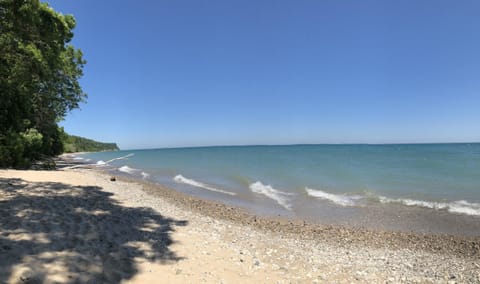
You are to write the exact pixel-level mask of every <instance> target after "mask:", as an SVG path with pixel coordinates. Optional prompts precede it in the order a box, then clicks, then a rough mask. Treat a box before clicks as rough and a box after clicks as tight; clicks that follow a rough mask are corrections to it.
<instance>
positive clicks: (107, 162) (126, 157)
mask: <svg viewBox="0 0 480 284" xmlns="http://www.w3.org/2000/svg"><path fill="white" fill-rule="evenodd" d="M133 155H135V154H134V153H130V154H128V155H125V156H122V157H118V158H113V159H111V160H108V161H106V162H105V164H110V163H111V162H113V161H117V160H124V159H128V158H130V157H132V156H133Z"/></svg>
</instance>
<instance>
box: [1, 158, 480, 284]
mask: <svg viewBox="0 0 480 284" xmlns="http://www.w3.org/2000/svg"><path fill="white" fill-rule="evenodd" d="M0 182H1V185H2V186H1V187H0V189H1V192H0V193H1V194H0V218H2V220H1V221H2V222H0V224H1V225H0V226H2V230H1V231H2V234H1V235H0V243H1V244H2V245H1V246H0V253H1V254H2V255H3V256H5V257H4V258H2V259H1V260H0V282H6V283H23V282H24V281H23V280H22V279H37V278H38V279H43V281H41V282H49V281H50V282H54V281H59V282H65V283H74V282H75V281H77V282H87V281H106V282H113V283H120V282H121V281H128V282H131V283H148V282H155V281H158V279H162V281H166V282H173V283H185V282H198V281H200V282H208V283H211V282H216V283H219V282H224V283H232V282H233V283H236V282H262V283H291V282H294V283H312V282H313V283H316V282H335V283H351V282H357V283H371V282H386V283H398V282H432V283H433V282H434V283H448V281H456V282H467V283H471V282H479V281H480V275H479V274H478V270H479V269H480V265H478V262H479V259H480V253H479V250H480V238H479V237H462V236H449V235H429V234H415V233H399V232H388V231H369V230H364V229H357V228H348V227H342V226H323V225H318V224H311V223H308V222H305V223H304V222H300V221H298V222H294V221H291V220H287V219H282V218H265V217H260V216H255V215H254V214H251V213H249V212H247V211H246V210H242V209H240V208H235V207H232V206H229V205H225V204H221V203H218V202H214V201H211V200H202V199H200V198H197V197H193V196H188V195H186V194H183V193H180V192H177V191H174V190H172V189H168V188H165V187H161V186H159V185H152V184H148V183H145V182H139V181H138V180H135V181H132V180H130V179H128V178H125V177H118V179H117V180H116V181H115V182H112V181H110V175H109V174H105V173H102V172H100V171H98V170H92V169H82V168H74V169H63V170H62V169H59V170H55V171H14V170H0ZM16 216H18V218H21V219H18V220H17V219H16V218H17V217H16ZM19 220H20V221H19ZM59 236H62V237H61V238H59ZM105 245H107V246H105ZM22 255H25V257H20V256H22ZM42 277H43V278H42ZM47 280H48V281H47Z"/></svg>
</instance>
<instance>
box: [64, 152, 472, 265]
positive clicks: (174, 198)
mask: <svg viewBox="0 0 480 284" xmlns="http://www.w3.org/2000/svg"><path fill="white" fill-rule="evenodd" d="M61 160H62V161H63V162H66V163H72V162H73V163H75V161H74V160H68V159H63V158H62V157H61ZM77 163H78V161H77ZM77 163H75V165H78V164H77ZM80 165H82V163H81V162H80ZM90 169H91V170H92V171H95V172H98V173H100V174H102V175H104V176H105V178H106V179H108V178H109V177H110V176H111V175H112V173H111V172H109V171H108V170H105V169H101V168H95V167H92V168H90ZM115 177H116V178H117V179H118V180H121V181H124V182H128V183H134V184H138V185H141V186H142V190H143V191H144V192H145V193H147V194H149V195H151V196H154V197H159V198H164V199H167V200H169V201H170V202H172V203H173V204H174V205H175V206H179V207H181V208H183V209H186V210H192V211H194V212H196V213H199V214H202V215H205V216H208V217H211V218H215V219H221V220H225V221H229V222H233V223H235V224H238V225H242V226H251V227H253V228H255V229H258V230H261V231H264V232H274V233H281V234H285V235H288V236H290V237H300V238H303V239H308V240H317V241H318V240H321V241H324V242H332V243H333V244H336V245H352V244H355V245H358V246H371V247H376V248H406V249H413V250H418V249H420V250H425V251H429V252H434V253H442V254H454V255H457V256H460V257H464V256H468V257H474V258H478V259H480V233H477V231H478V232H480V222H478V223H477V226H478V227H479V229H477V230H476V231H474V233H473V234H472V233H470V234H462V232H457V233H456V234H451V233H444V232H440V233H439V232H430V231H428V232H423V231H416V230H415V229H416V228H413V227H410V228H409V227H406V229H405V228H403V229H400V228H398V227H397V228H394V229H393V228H392V227H389V226H387V227H386V228H379V227H368V226H358V224H352V223H350V224H338V223H321V222H312V221H310V220H307V219H302V218H300V217H288V216H285V215H278V216H272V215H269V214H258V213H257V212H254V211H252V210H250V209H248V208H243V207H240V206H237V205H234V204H228V203H224V202H221V201H218V200H213V199H207V198H203V197H201V196H193V195H190V194H187V193H184V192H181V191H178V190H175V189H173V188H170V187H168V186H165V185H162V184H159V183H157V182H153V181H148V180H144V179H140V178H135V177H132V176H129V175H128V174H124V173H120V175H115ZM408 209H409V210H411V211H409V212H408V213H405V212H400V213H399V212H393V213H391V212H389V213H390V214H395V215H396V214H399V215H398V216H395V217H399V218H407V217H412V215H413V214H414V213H415V211H413V210H414V209H417V211H416V212H422V214H423V213H424V212H428V211H430V212H431V213H432V214H433V215H434V216H435V218H437V219H439V218H440V219H441V218H442V217H445V215H444V216H440V215H438V212H436V211H434V210H428V209H424V208H408ZM369 210H370V209H369ZM412 211H413V214H412V213H410V212H412ZM370 213H372V212H371V211H370ZM384 213H385V212H384V211H381V212H380V214H384ZM400 214H402V215H400ZM375 215H376V216H375ZM372 216H374V217H377V219H375V221H376V222H380V223H381V222H382V221H384V220H382V218H385V216H379V213H378V212H374V214H373V215H372ZM446 216H448V217H450V218H453V219H452V221H449V222H448V223H449V224H448V225H452V226H458V223H459V221H461V222H462V221H463V220H465V219H469V220H473V219H479V218H476V216H464V215H459V216H455V215H454V214H451V213H447V215H446ZM456 217H457V218H458V219H456V220H455V218H456ZM368 218H372V217H371V216H369V217H368ZM368 218H367V219H368ZM479 220H480V219H479ZM389 221H390V222H392V221H391V220H389ZM453 222H455V223H453ZM471 224H475V222H467V223H466V225H463V224H462V225H463V226H468V225H471Z"/></svg>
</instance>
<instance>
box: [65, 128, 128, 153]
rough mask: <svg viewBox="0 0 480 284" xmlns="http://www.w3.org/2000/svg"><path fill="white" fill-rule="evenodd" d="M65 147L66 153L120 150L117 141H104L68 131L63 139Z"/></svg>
mask: <svg viewBox="0 0 480 284" xmlns="http://www.w3.org/2000/svg"><path fill="white" fill-rule="evenodd" d="M63 148H64V151H65V152H66V153H73V152H98V151H117V150H120V149H119V148H118V146H117V144H116V143H103V142H98V141H95V140H92V139H88V138H84V137H80V136H75V135H69V134H66V133H65V137H64V139H63Z"/></svg>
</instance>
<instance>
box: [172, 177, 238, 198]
mask: <svg viewBox="0 0 480 284" xmlns="http://www.w3.org/2000/svg"><path fill="white" fill-rule="evenodd" d="M173 180H174V181H175V182H178V183H184V184H188V185H191V186H194V187H199V188H203V189H206V190H210V191H215V192H220V193H224V194H229V195H237V194H236V193H234V192H230V191H226V190H222V189H218V188H215V187H212V186H209V185H207V184H204V183H202V182H199V181H196V180H193V179H188V178H186V177H184V176H182V175H176V176H175V177H174V178H173Z"/></svg>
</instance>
